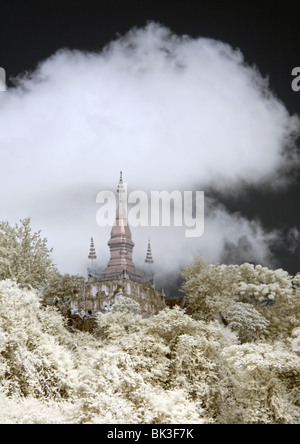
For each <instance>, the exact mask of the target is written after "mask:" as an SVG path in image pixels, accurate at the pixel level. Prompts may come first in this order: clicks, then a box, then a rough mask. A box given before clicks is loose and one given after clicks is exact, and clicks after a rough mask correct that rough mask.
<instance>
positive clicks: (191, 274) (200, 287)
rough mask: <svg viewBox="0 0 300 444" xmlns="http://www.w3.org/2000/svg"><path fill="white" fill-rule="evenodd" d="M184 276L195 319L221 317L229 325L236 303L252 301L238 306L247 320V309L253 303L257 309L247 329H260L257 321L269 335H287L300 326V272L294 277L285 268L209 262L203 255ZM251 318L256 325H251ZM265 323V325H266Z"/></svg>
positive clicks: (279, 337) (190, 307) (190, 306)
mask: <svg viewBox="0 0 300 444" xmlns="http://www.w3.org/2000/svg"><path fill="white" fill-rule="evenodd" d="M182 275H183V277H184V279H185V282H184V284H183V287H182V288H183V291H184V293H185V297H186V305H187V313H189V314H190V315H191V316H192V317H193V318H194V319H202V320H204V321H210V320H214V319H219V320H221V321H223V322H224V323H225V325H228V322H229V320H228V321H227V320H226V317H227V316H228V313H231V316H232V315H233V311H232V310H233V306H234V305H236V304H237V303H241V304H248V305H247V306H245V307H243V306H242V305H237V307H239V310H240V312H239V315H240V316H241V315H242V312H241V309H243V311H244V312H245V313H244V315H243V316H244V319H245V316H246V311H247V310H248V311H249V310H250V309H249V305H251V306H253V307H254V308H255V311H254V310H253V309H252V310H251V313H252V314H251V316H250V317H249V318H248V327H247V328H248V329H249V328H251V329H254V330H256V331H258V330H257V327H258V324H257V323H260V324H261V328H262V329H263V330H264V336H265V337H266V338H269V339H271V338H272V339H273V340H274V339H281V338H287V337H288V336H290V335H291V334H292V331H293V330H294V329H295V328H297V327H300V276H298V275H296V276H295V277H292V276H290V275H289V274H288V273H287V272H286V271H284V270H282V269H278V270H270V269H268V268H267V267H262V266H261V265H256V266H254V265H252V264H249V263H245V264H242V265H228V266H227V265H207V264H206V263H205V262H204V261H203V260H202V259H200V258H196V259H195V261H194V263H193V264H191V265H189V266H187V267H186V268H185V269H184V270H183V273H182ZM258 314H259V315H260V318H258ZM236 316H238V313H237V312H236ZM240 320H241V319H240ZM251 320H252V321H253V323H254V324H253V325H252V326H251V327H250V324H249V322H251ZM263 323H264V324H265V327H263V326H262V325H263ZM244 325H245V326H246V324H244ZM254 330H253V331H254ZM258 337H260V335H258ZM258 337H257V339H258ZM244 339H245V338H244ZM251 340H252V339H251Z"/></svg>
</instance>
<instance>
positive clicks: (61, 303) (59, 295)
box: [42, 270, 85, 315]
mask: <svg viewBox="0 0 300 444" xmlns="http://www.w3.org/2000/svg"><path fill="white" fill-rule="evenodd" d="M84 281H85V279H84V278H83V277H81V276H77V275H70V274H61V273H59V272H58V271H57V270H54V271H53V272H52V273H51V274H50V276H49V279H48V283H47V285H46V286H45V287H44V289H43V292H42V297H43V299H44V301H45V303H46V305H55V306H57V307H58V308H59V309H60V311H61V312H62V313H63V314H64V315H66V314H68V313H69V311H70V306H71V303H72V301H73V300H74V299H75V298H78V296H79V295H80V294H81V290H82V286H83V284H84Z"/></svg>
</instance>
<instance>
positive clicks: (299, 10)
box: [0, 0, 300, 273]
mask: <svg viewBox="0 0 300 444" xmlns="http://www.w3.org/2000/svg"><path fill="white" fill-rule="evenodd" d="M0 12H1V15H0V66H2V67H3V68H5V70H6V72H7V76H8V79H9V77H14V76H16V75H18V74H20V73H22V72H24V71H26V70H33V69H34V68H35V66H36V64H37V63H38V62H39V61H40V60H43V59H46V58H47V57H49V56H50V55H52V54H53V53H54V52H55V51H56V50H58V49H60V48H70V49H72V48H76V49H80V50H89V51H90V50H95V51H98V50H101V48H102V47H103V46H105V45H106V44H107V43H108V42H110V41H111V40H112V39H114V38H116V37H117V36H118V35H119V34H124V33H126V32H127V31H128V30H130V29H131V28H132V27H133V26H143V25H145V23H146V22H147V21H157V22H159V23H161V24H163V25H166V26H167V27H169V28H170V29H171V30H172V31H174V32H175V33H177V34H188V35H190V36H192V37H200V36H201V37H209V38H213V39H217V40H221V41H223V42H226V43H229V44H230V45H231V46H232V47H233V48H239V49H240V50H241V51H242V53H243V54H244V57H245V60H246V61H247V63H248V64H250V65H252V64H254V65H256V66H257V68H258V69H259V71H260V72H261V73H262V75H263V76H268V77H269V81H270V87H271V90H272V91H273V93H274V94H275V95H276V96H277V97H278V98H279V99H280V100H281V101H282V102H284V104H285V106H286V108H287V109H288V111H289V112H290V113H291V114H294V113H297V114H299V115H300V91H299V92H298V93H297V92H294V91H293V90H292V88H291V82H292V76H291V71H292V69H293V68H294V67H296V66H300V38H299V20H300V3H298V4H297V2H296V1H293V2H288V1H272V2H268V3H267V4H265V3H264V4H263V5H262V2H252V1H251V2H244V1H239V2H227V1H201V0H183V1H181V0H173V1H169V0H159V1H156V0H151V1H149V0H99V1H96V2H92V1H72V2H65V1H60V2H55V1H51V2H48V1H45V0H43V1H40V2H33V1H16V0H14V1H9V2H1V11H0ZM74 75H75V74H74ZM215 75H216V76H218V77H219V79H220V82H222V72H216V74H215ZM8 83H9V84H10V81H9V80H8ZM299 191H300V180H299V172H298V171H297V170H296V171H295V180H294V184H293V185H291V187H290V188H289V189H288V190H287V191H282V192H280V193H279V192H276V193H272V192H271V191H270V190H269V191H267V190H266V191H265V192H264V191H263V189H262V188H260V189H255V188H251V189H250V188H248V189H246V191H245V192H244V194H243V196H241V197H240V198H239V199H235V200H233V199H232V198H231V196H228V197H226V196H225V197H224V196H222V197H220V196H219V198H220V199H223V200H224V202H225V203H226V206H227V207H228V208H230V209H231V210H232V211H240V212H241V213H242V214H244V215H246V216H247V217H248V218H260V219H261V220H262V221H263V224H264V226H265V227H267V228H270V229H272V228H278V229H281V230H283V233H288V232H289V229H290V228H291V227H294V226H296V227H298V228H300V212H299V205H298V195H299ZM266 203H268V204H267V205H266ZM285 241H286V239H285V238H284V236H283V238H282V243H281V244H280V245H278V246H275V247H274V254H275V255H276V256H277V258H278V264H279V265H280V266H281V267H282V268H285V269H287V270H288V271H290V272H291V273H295V272H296V271H298V270H299V268H300V267H299V265H298V264H299V261H300V257H299V252H298V251H292V252H291V248H287V247H286V242H285Z"/></svg>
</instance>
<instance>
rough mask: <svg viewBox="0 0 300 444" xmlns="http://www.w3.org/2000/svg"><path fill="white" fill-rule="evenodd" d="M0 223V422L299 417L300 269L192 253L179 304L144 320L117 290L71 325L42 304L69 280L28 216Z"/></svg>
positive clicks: (73, 283) (63, 296) (67, 294)
mask: <svg viewBox="0 0 300 444" xmlns="http://www.w3.org/2000/svg"><path fill="white" fill-rule="evenodd" d="M0 228H1V230H0V273H1V274H0V276H1V281H0V422H1V423H52V424H54V423H75V424H84V423H115V424H116V423H138V424H141V423H151V424H158V423H163V424H164V423H165V424H169V423H182V424H187V423H199V424H211V423H213V424H295V423H300V275H296V276H290V275H289V274H288V273H287V272H285V271H283V270H270V269H268V268H266V267H263V266H260V265H257V266H254V265H252V264H248V263H245V264H242V265H227V266H226V265H207V264H206V263H205V262H204V261H203V260H202V259H200V258H196V259H195V261H194V263H193V264H190V265H188V266H186V267H185V269H184V270H183V272H182V275H183V278H184V284H183V288H182V291H183V293H184V294H183V296H184V298H185V308H184V309H181V308H179V307H178V306H176V307H175V308H173V309H170V308H165V309H164V310H162V311H161V312H160V313H159V314H157V315H155V316H152V317H150V318H147V319H145V318H143V317H142V316H141V315H140V309H139V306H138V305H139V304H138V303H137V302H134V301H133V300H132V299H129V298H123V299H121V300H119V301H118V302H117V303H116V304H115V306H114V307H113V310H112V311H111V312H110V313H107V314H99V315H98V318H97V325H96V328H95V329H94V331H93V332H92V333H88V332H83V331H80V330H74V331H70V329H69V328H68V325H67V316H66V311H65V310H64V309H59V308H58V306H57V305H55V304H51V303H50V302H51V300H52V299H53V298H54V299H56V298H58V299H59V300H63V301H64V302H65V306H64V307H66V305H67V304H68V303H69V300H70V298H72V294H75V293H76V291H77V290H76V289H77V287H78V285H80V281H78V279H79V277H78V276H77V277H74V278H76V279H77V280H76V279H74V280H73V278H72V277H71V276H68V275H59V274H58V272H57V270H56V269H55V267H54V265H53V264H52V261H51V252H50V250H48V248H47V246H46V241H42V240H41V239H40V234H39V233H38V234H32V233H31V231H30V222H29V221H28V224H27V222H25V223H21V226H19V227H15V228H11V227H9V226H8V224H1V227H0ZM3 233H4V234H3ZM7 234H8V235H7ZM25 240H26V241H25ZM74 292H75V293H74ZM46 299H47V301H48V303H46V302H45V301H46ZM61 307H63V305H61Z"/></svg>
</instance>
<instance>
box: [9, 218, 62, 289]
mask: <svg viewBox="0 0 300 444" xmlns="http://www.w3.org/2000/svg"><path fill="white" fill-rule="evenodd" d="M51 253H52V250H51V249H50V250H49V249H48V247H47V239H42V238H41V232H40V231H38V232H36V233H32V230H31V227H30V219H24V220H21V221H20V225H18V224H16V225H15V227H11V226H10V225H9V224H8V222H1V223H0V279H2V280H4V279H12V280H14V281H16V282H17V283H18V284H19V285H20V286H21V287H23V288H30V287H33V288H37V289H38V288H41V287H43V286H44V285H45V284H46V282H47V280H48V278H49V276H50V274H51V272H52V271H53V270H54V269H55V267H54V265H53V262H52V258H51Z"/></svg>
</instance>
